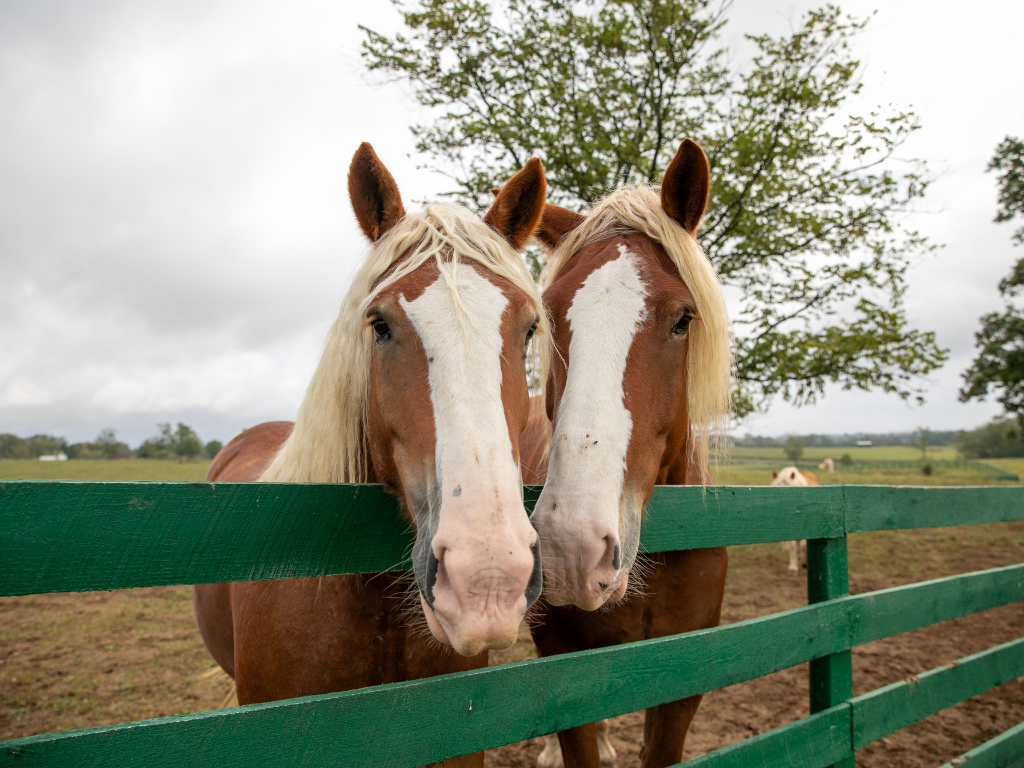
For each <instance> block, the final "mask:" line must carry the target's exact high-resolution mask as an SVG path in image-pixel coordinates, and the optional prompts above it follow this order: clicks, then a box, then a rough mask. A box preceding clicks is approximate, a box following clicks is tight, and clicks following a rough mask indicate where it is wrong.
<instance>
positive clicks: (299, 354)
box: [0, 0, 1024, 445]
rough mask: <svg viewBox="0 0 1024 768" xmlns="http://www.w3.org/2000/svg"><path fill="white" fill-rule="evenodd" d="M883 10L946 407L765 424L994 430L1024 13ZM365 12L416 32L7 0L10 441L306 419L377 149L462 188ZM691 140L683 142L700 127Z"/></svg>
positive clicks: (327, 19) (4, 292) (820, 407)
mask: <svg viewBox="0 0 1024 768" xmlns="http://www.w3.org/2000/svg"><path fill="white" fill-rule="evenodd" d="M815 5H817V4H811V3H783V2H764V1H763V0H739V1H738V2H737V3H736V4H735V5H734V7H733V11H732V13H731V18H732V21H731V22H730V24H729V26H728V27H727V30H726V32H725V34H724V37H723V39H724V41H725V42H726V43H729V44H730V45H732V46H734V47H735V48H736V49H737V50H738V51H739V53H738V54H737V55H738V56H742V52H743V50H744V46H743V42H742V34H743V33H744V32H765V31H767V32H772V33H783V32H786V31H787V30H788V29H789V28H790V27H791V25H793V24H796V23H798V21H799V18H800V15H801V13H802V12H803V11H804V10H805V9H806V8H809V7H814V6H815ZM876 6H881V7H880V9H879V11H878V13H877V15H876V16H875V17H874V20H873V21H872V23H871V25H870V27H869V29H868V31H867V32H865V33H864V34H863V35H862V36H860V37H859V38H858V39H857V41H856V50H855V53H856V54H857V55H858V56H859V57H860V58H861V60H862V61H863V62H864V70H863V80H864V92H863V96H862V99H861V102H862V106H863V110H862V111H867V109H870V108H871V107H873V106H874V105H881V106H887V105H890V104H892V105H895V106H897V107H901V108H910V107H913V109H914V110H915V111H916V112H918V114H919V115H920V116H921V120H922V123H923V130H921V131H920V132H919V133H918V134H917V135H916V136H915V137H914V138H913V139H912V140H911V141H910V142H909V143H908V144H907V145H906V147H905V148H904V150H903V151H902V154H903V156H904V157H908V158H909V157H920V158H924V159H927V160H928V161H929V163H930V164H931V166H932V169H933V171H935V172H936V173H937V174H938V177H939V178H938V180H937V181H936V183H935V184H934V186H933V187H932V189H931V191H930V192H929V195H928V197H927V199H926V201H925V203H924V205H923V206H922V211H921V212H920V213H918V214H915V215H914V216H913V218H912V219H911V220H910V222H909V223H910V225H911V226H913V227H916V228H918V229H919V230H920V231H921V232H922V233H923V234H926V235H927V236H928V237H929V238H930V240H931V241H932V242H934V243H936V244H942V245H944V248H943V249H942V250H941V251H940V252H939V253H938V254H937V255H934V256H929V257H926V258H923V259H921V260H920V261H919V262H917V263H916V264H915V266H914V267H913V270H912V271H911V274H910V278H909V279H910V289H909V291H908V293H907V307H908V310H909V315H910V318H911V320H912V322H913V324H914V325H915V326H916V327H918V328H922V329H928V330H934V331H936V332H937V334H938V339H939V342H940V344H942V345H943V346H945V347H948V348H949V349H950V350H951V357H950V360H949V362H948V363H947V364H946V366H945V368H944V369H942V370H941V371H940V372H938V373H937V374H935V375H934V376H933V377H932V379H931V380H930V381H929V382H928V392H927V399H928V402H927V404H926V405H925V406H924V407H921V408H916V407H909V406H907V405H905V404H903V403H902V402H901V401H899V400H898V399H896V398H894V397H891V396H884V395H880V394H871V393H867V394H864V393H844V392H841V391H838V390H834V389H833V390H829V391H828V393H827V395H826V397H825V398H824V399H823V400H821V401H820V402H819V403H818V404H817V405H816V406H813V407H806V408H801V409H793V408H789V407H787V406H785V405H784V404H782V403H777V404H776V405H775V406H774V407H773V408H772V409H771V410H770V411H769V413H768V414H766V415H761V416H757V417H755V418H753V419H750V420H749V421H748V422H747V423H745V424H742V425H740V427H739V431H740V432H744V431H753V432H755V433H760V434H782V433H786V432H791V431H792V432H811V431H814V432H853V431H901V430H911V429H914V428H916V427H917V426H919V425H925V426H929V427H931V428H933V429H955V428H964V427H971V426H975V425H977V424H979V423H981V422H982V421H984V420H985V419H987V418H988V417H990V416H991V415H993V414H995V413H997V412H998V408H997V407H996V405H995V404H994V403H981V404H970V405H964V404H961V403H959V402H957V399H956V392H957V389H958V387H959V383H960V373H961V371H963V369H964V368H965V367H966V366H967V365H968V364H969V362H970V360H971V358H972V354H973V343H974V340H973V334H974V331H975V330H976V329H977V327H978V320H977V319H978V317H979V316H980V315H981V314H983V313H984V312H987V311H992V310H993V309H995V308H996V307H998V305H999V300H998V293H997V291H996V283H997V282H998V280H999V278H1000V277H1002V276H1003V274H1004V273H1005V272H1006V271H1007V270H1008V268H1009V266H1010V264H1011V263H1012V260H1013V259H1014V257H1015V256H1019V255H1022V254H1021V253H1020V252H1019V251H1017V252H1015V251H1014V249H1013V248H1012V247H1011V244H1010V234H1011V231H1012V229H1013V226H1014V225H1006V224H1004V225H997V224H994V223H993V222H992V218H993V216H994V214H995V205H996V194H995V179H994V176H993V175H992V174H991V173H989V174H986V173H985V166H986V163H987V161H988V159H989V158H990V157H991V155H992V152H993V149H994V147H995V145H996V144H997V143H998V142H999V141H1000V140H1001V139H1002V137H1003V136H1004V135H1006V134H1011V135H1018V136H1019V135H1021V134H1024V100H1022V99H1021V98H1019V96H1014V95H1013V94H1014V93H1015V92H1017V91H1018V90H1019V89H1017V88H1016V87H1015V86H1014V85H1013V77H1014V73H1015V72H1016V70H1017V68H1018V67H1019V30H1020V29H1022V28H1024V3H1019V2H1004V3H992V4H987V5H986V4H983V5H981V6H978V7H976V9H975V13H974V14H972V15H970V16H965V15H964V13H963V5H962V3H958V4H955V5H954V4H953V3H927V4H925V3H920V2H886V3H884V4H882V3H879V2H878V0H875V2H860V1H858V2H847V3H844V4H843V6H842V7H843V8H844V10H846V11H847V12H850V13H853V14H855V15H858V16H864V15H867V14H869V13H871V12H872V11H873V10H874V9H875V7H876ZM358 24H365V25H368V26H370V27H373V28H375V29H378V30H381V31H392V30H395V29H397V25H398V15H397V13H396V12H395V10H394V8H393V7H392V6H391V5H390V3H385V2H377V3H362V4H352V3H338V2H319V1H318V0H291V1H290V2H287V3H284V2H279V3H275V2H264V3H251V2H240V1H236V0H225V1H223V2H211V1H210V0H204V1H203V2H188V1H185V0H176V1H175V2H161V3H157V2H140V1H139V0H133V1H132V2H127V1H124V2H121V1H116V0H107V1H106V2H103V1H101V0H96V1H95V2H90V3H80V2H48V1H46V0H5V2H4V3H2V4H0V432H14V433H16V434H20V435H28V434H33V433H37V432H47V433H54V434H58V435H64V436H66V437H67V438H69V439H70V440H72V441H78V440H86V439H92V438H93V437H95V435H96V433H97V432H98V431H99V430H100V429H102V428H104V427H114V428H115V429H116V430H117V431H118V434H119V436H120V437H121V438H122V439H125V440H127V441H128V442H129V443H131V444H132V445H135V444H137V443H138V442H140V441H141V440H142V439H143V438H145V437H147V436H149V435H151V434H153V433H154V432H155V431H156V423H157V422H163V421H170V422H176V421H184V422H186V423H188V424H190V425H192V426H193V427H195V428H196V429H197V431H198V432H199V434H200V436H201V437H203V438H204V439H212V438H219V439H221V440H227V439H229V438H230V437H232V436H233V435H234V434H236V433H237V432H238V431H240V430H241V429H242V428H245V427H248V426H252V425H253V424H256V423H258V422H260V421H266V420H271V419H292V418H294V415H295V411H296V409H297V407H298V404H299V402H300V400H301V397H302V393H303V391H304V389H305V386H306V383H307V382H308V380H309V377H310V375H311V373H312V370H313V367H314V365H315V362H316V358H317V355H318V353H319V349H320V345H321V343H322V341H323V337H324V335H325V333H326V330H327V327H328V325H329V324H330V322H331V320H332V319H333V317H334V314H335V312H336V310H337V306H338V303H339V300H340V297H341V295H342V293H343V292H344V289H345V285H346V281H347V279H348V276H349V274H350V273H351V272H352V270H353V268H354V266H355V264H356V263H357V262H358V260H359V259H360V258H361V256H362V254H363V253H364V249H365V243H364V241H363V239H362V237H361V235H360V234H359V231H358V229H357V227H356V224H355V220H354V217H353V215H352V213H351V210H350V208H349V205H348V200H347V196H346V193H345V172H346V169H347V165H348V161H349V159H350V158H351V156H352V153H353V152H354V151H355V149H356V147H357V146H358V145H359V143H360V142H361V141H365V140H369V141H371V142H372V143H373V144H374V147H375V148H376V149H377V151H378V153H379V154H380V155H381V157H382V158H383V160H384V162H385V163H386V164H387V165H388V166H389V168H390V169H391V170H392V172H393V174H394V176H395V178H396V179H397V181H398V184H399V187H400V188H401V189H402V192H403V195H404V197H405V199H406V200H407V201H411V200H414V199H423V198H425V197H430V196H432V195H435V194H437V193H439V192H442V191H444V190H445V189H447V185H446V183H445V179H444V178H442V177H440V176H438V175H435V174H432V173H430V172H427V171H424V170H421V169H418V168H417V166H418V165H419V164H421V163H422V161H423V160H422V158H417V157H416V156H415V151H414V148H413V143H412V139H411V137H410V134H409V131H408V126H409V125H410V124H411V123H412V122H414V121H416V120H418V119H422V114H421V113H420V111H419V108H418V107H417V105H416V104H415V102H414V100H413V99H412V98H411V97H410V96H409V94H408V93H407V92H404V91H403V90H402V89H401V88H399V87H396V86H387V87H381V86H373V85H370V84H368V82H367V80H366V78H365V76H364V74H363V71H362V66H361V63H360V60H359V56H358V50H359V48H358V44H359V40H360V33H359V30H358V27H357V25H358ZM680 138H682V137H680Z"/></svg>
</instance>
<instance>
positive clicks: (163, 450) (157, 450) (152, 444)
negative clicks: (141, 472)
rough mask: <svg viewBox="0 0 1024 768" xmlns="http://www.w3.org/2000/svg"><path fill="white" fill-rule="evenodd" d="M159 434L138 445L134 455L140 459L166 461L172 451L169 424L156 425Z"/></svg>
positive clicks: (171, 435)
mask: <svg viewBox="0 0 1024 768" xmlns="http://www.w3.org/2000/svg"><path fill="white" fill-rule="evenodd" d="M156 426H157V429H158V430H159V432H158V433H157V434H156V435H155V436H154V437H151V438H149V439H147V440H145V441H143V443H142V445H140V446H139V447H138V448H137V449H136V451H135V455H136V456H138V457H139V458H140V459H166V458H168V457H169V456H170V455H171V453H172V451H173V443H174V434H173V433H172V432H171V425H170V424H157V425H156Z"/></svg>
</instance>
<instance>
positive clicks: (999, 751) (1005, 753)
mask: <svg viewBox="0 0 1024 768" xmlns="http://www.w3.org/2000/svg"><path fill="white" fill-rule="evenodd" d="M968 762H969V763H970V768H1021V767H1022V766H1024V723H1021V724H1020V725H1015V726H1014V727H1013V728H1010V729H1009V730H1006V731H1003V732H1002V733H1001V734H999V735H998V736H996V737H995V738H992V739H989V740H988V741H986V742H985V743H984V744H981V745H980V746H977V747H975V748H974V749H972V750H971V751H969V752H964V754H962V755H960V757H957V758H954V759H953V760H950V761H949V762H948V763H946V764H945V765H942V766H939V768H959V766H962V765H964V764H966V763H968Z"/></svg>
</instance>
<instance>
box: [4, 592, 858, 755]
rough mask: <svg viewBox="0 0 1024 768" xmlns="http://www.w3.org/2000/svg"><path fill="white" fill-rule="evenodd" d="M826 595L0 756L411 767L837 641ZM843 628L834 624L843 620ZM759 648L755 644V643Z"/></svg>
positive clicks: (835, 618) (625, 707) (746, 673)
mask: <svg viewBox="0 0 1024 768" xmlns="http://www.w3.org/2000/svg"><path fill="white" fill-rule="evenodd" d="M844 614H845V611H844V608H843V607H842V606H837V605H834V604H831V603H823V604H821V605H817V606H808V607H804V608H798V609H795V610H793V611H787V612H785V613H781V614H776V615H773V616H771V617H767V618H765V619H755V620H753V621H748V622H743V623H742V624H734V625H729V626H725V627H718V628H715V629H710V630H704V631H699V632H691V633H688V634H685V635H676V636H673V637H667V638H657V639H654V640H647V641H643V642H640V643H634V644H632V645H628V646H615V647H611V648H602V649H597V650H592V651H584V652H581V653H577V654H571V655H565V656H552V657H548V658H544V659H537V660H531V661H526V662H520V663H518V664H511V665H507V666H503V667H493V668H490V669H485V670H478V671H474V672H467V673H460V674H456V675H446V676H441V677H434V678H428V679H425V680H417V681H411V682H408V683H400V684H395V685H387V686H380V687H377V688H364V689H361V690H357V691H350V692H347V693H340V694H330V695H326V696H315V697H309V698H306V699H295V700H291V701H286V702H275V703H271V704H261V705H252V706H249V707H241V708H239V709H235V710H223V711H220V712H208V713H200V714H196V715H186V716H181V717H171V718H162V719H159V720H150V721H143V722H140V723H129V724H125V725H119V726H109V727H105V728H97V729H90V730H88V731H70V732H65V733H58V734H52V735H46V736H34V737H29V738H26V739H18V740H13V741H8V742H5V743H4V745H3V751H0V766H7V765H12V766H15V765H17V766H22V767H24V768H29V767H31V766H52V765H75V766H104V768H106V767H107V766H111V765H114V766H116V765H120V764H123V763H127V762H129V759H130V760H131V762H132V764H133V765H146V766H153V767H154V768H155V767H156V766H178V765H180V762H181V755H183V754H187V755H188V756H189V759H188V762H189V765H190V766H217V767H218V768H220V767H222V766H223V767H224V768H227V767H228V766H234V767H236V768H243V767H246V768H248V767H250V766H251V767H253V768H255V767H256V766H267V765H274V766H381V767H382V768H383V767H384V766H392V767H393V768H403V767H404V768H408V767H411V766H420V765H424V764H427V763H430V762H433V761H438V760H442V759H445V758H448V757H452V756H455V755H459V754H465V753H468V752H475V751H478V750H480V749H489V748H492V747H497V746H499V745H502V744H508V743H511V742H516V741H521V740H523V739H528V738H531V737H534V736H539V735H541V734H544V733H550V732H554V731H559V730H563V729H565V728H568V727H571V726H574V725H579V724H581V723H587V722H593V721H595V720H600V719H601V718H604V717H609V716H613V715H618V714H622V713H624V712H634V711H637V710H640V709H643V708H645V707H648V706H652V705H655V704H659V703H663V702H666V701H674V700H676V699H680V698H684V697H686V696H689V695H691V694H694V693H698V692H704V691H708V690H714V689H717V688H720V687H723V686H726V685H731V684H733V683H735V682H739V681H740V680H744V679H750V678H753V677H759V676H761V675H764V674H768V673H770V672H773V671H776V670H778V669H784V668H786V667H789V666H792V665H794V664H799V663H802V662H804V661H807V660H808V659H809V658H811V657H813V656H819V655H823V654H824V653H828V652H831V651H833V650H835V649H836V648H838V647H841V646H842V645H843V643H844V642H845V637H844V635H845V634H846V632H844V631H843V629H842V627H843V625H844V624H845V620H844ZM837 628H838V629H837ZM753 647H756V648H758V649H759V652H758V653H750V652H749V650H750V648H753Z"/></svg>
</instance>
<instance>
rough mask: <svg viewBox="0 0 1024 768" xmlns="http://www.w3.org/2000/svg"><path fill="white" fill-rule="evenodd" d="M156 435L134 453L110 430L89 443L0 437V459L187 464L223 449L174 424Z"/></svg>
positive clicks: (217, 442) (41, 437)
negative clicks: (58, 457) (60, 456)
mask: <svg viewBox="0 0 1024 768" xmlns="http://www.w3.org/2000/svg"><path fill="white" fill-rule="evenodd" d="M157 430H158V431H157V434H156V435H154V436H153V437H150V438H148V439H146V440H144V441H143V442H142V445H140V446H139V447H138V448H136V449H135V450H132V449H131V448H130V447H129V446H128V444H127V443H123V442H121V441H120V440H118V439H117V433H116V432H115V431H114V430H113V429H104V430H102V431H101V432H100V433H99V435H97V436H96V439H95V440H93V441H92V442H82V443H68V441H67V440H66V439H64V438H63V437H54V436H53V435H32V436H31V437H24V438H22V437H18V436H17V435H11V434H0V459H35V458H38V457H40V456H53V455H56V454H58V453H63V454H65V455H66V456H67V457H68V458H69V459H133V458H139V459H179V460H181V461H191V460H193V459H197V458H199V457H200V456H205V457H206V458H208V459H212V458H213V457H214V456H216V455H217V452H218V451H219V450H220V449H221V448H222V447H223V443H221V442H220V440H210V441H209V442H208V443H203V441H202V440H200V439H199V435H198V434H196V431H195V430H194V429H192V427H190V426H188V425H187V424H182V423H181V422H178V426H177V427H176V428H175V429H171V425H170V424H157Z"/></svg>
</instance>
